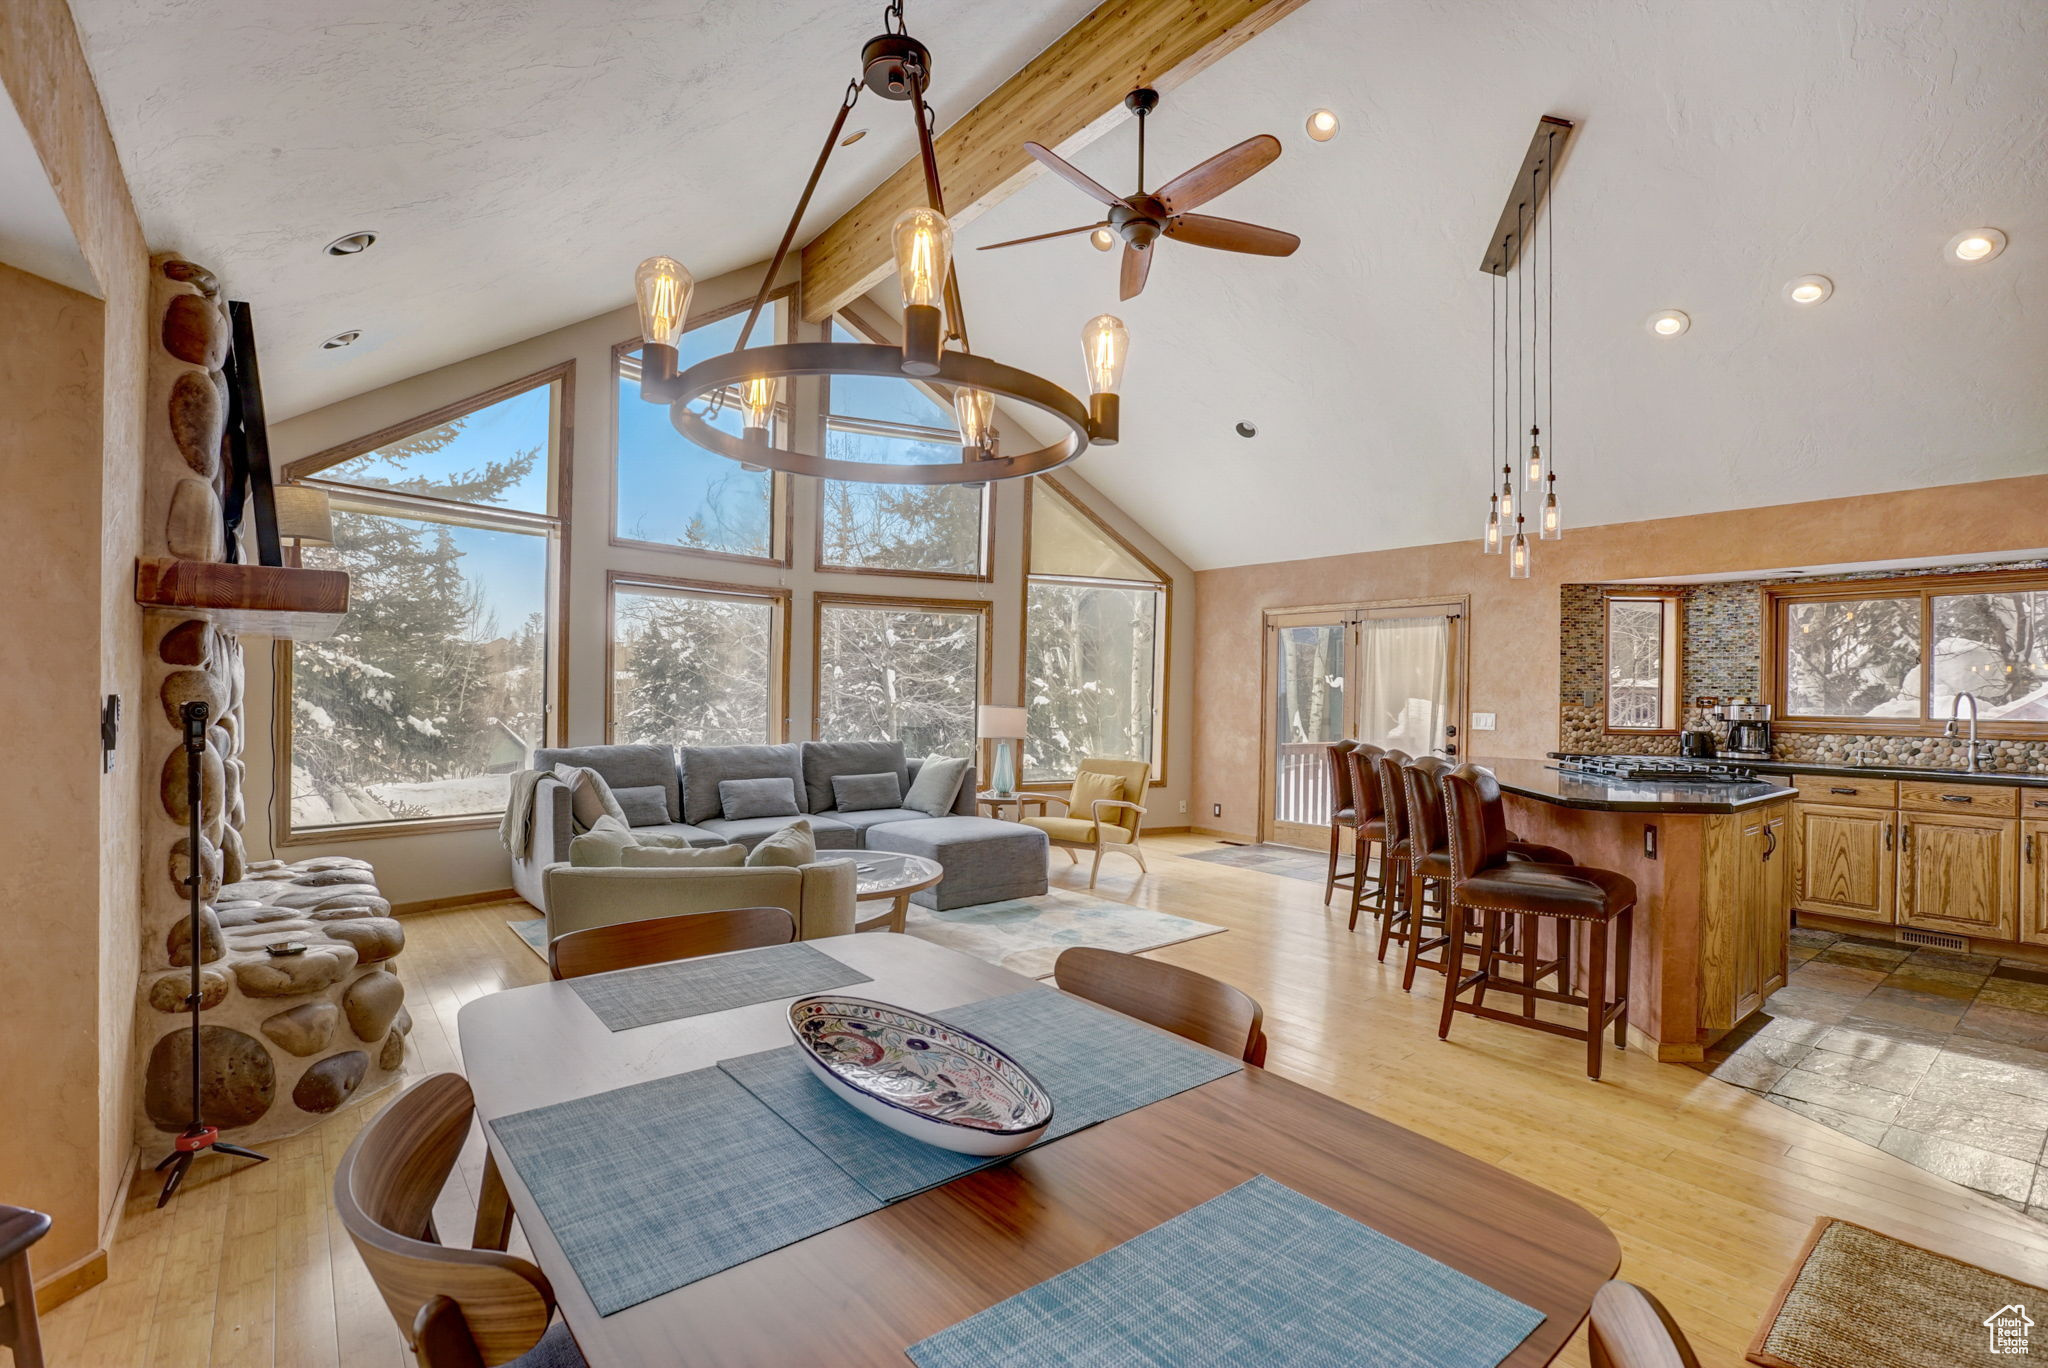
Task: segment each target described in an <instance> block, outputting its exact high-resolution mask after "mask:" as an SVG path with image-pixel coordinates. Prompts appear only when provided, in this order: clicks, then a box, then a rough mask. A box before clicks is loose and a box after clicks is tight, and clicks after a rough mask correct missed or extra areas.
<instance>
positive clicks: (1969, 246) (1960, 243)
mask: <svg viewBox="0 0 2048 1368" xmlns="http://www.w3.org/2000/svg"><path fill="white" fill-rule="evenodd" d="M2004 250H2005V234H2003V233H2001V232H1999V231H1998V230H1997V229H1996V228H1970V229H1966V230H1964V231H1963V232H1960V233H1957V234H1956V235H1955V236H1954V237H1952V238H1950V239H1949V240H1948V259H1949V260H1950V261H1960V262H1964V263H1965V264H1968V263H1973V262H1978V261H1989V260H1991V258H1993V257H1995V256H1997V255H1998V254H1999V253H2000V252H2002V251H2004Z"/></svg>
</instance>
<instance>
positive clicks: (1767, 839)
mask: <svg viewBox="0 0 2048 1368" xmlns="http://www.w3.org/2000/svg"><path fill="white" fill-rule="evenodd" d="M1777 851H1778V833H1777V832H1775V831H1773V830H1771V829H1770V828H1769V827H1765V828H1764V859H1765V860H1769V859H1770V858H1771V856H1773V855H1775V854H1776V853H1777Z"/></svg>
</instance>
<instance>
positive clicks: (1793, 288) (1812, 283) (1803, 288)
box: [1785, 275, 1835, 304]
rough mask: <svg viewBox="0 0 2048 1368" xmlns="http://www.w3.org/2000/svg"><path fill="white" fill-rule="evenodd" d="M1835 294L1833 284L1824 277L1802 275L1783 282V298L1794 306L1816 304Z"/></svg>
mask: <svg viewBox="0 0 2048 1368" xmlns="http://www.w3.org/2000/svg"><path fill="white" fill-rule="evenodd" d="M1834 292H1835V282H1834V281H1832V280H1829V279H1828V278H1827V277H1826V276H1824V275H1803V276H1798V277H1796V278H1794V279H1792V280H1788V281H1786V282H1785V298H1786V299H1788V300H1790V301H1791V302H1792V303H1794V304H1818V303H1820V302H1821V301H1822V300H1824V299H1826V298H1827V297H1828V296H1829V295H1831V294H1833V293H1834Z"/></svg>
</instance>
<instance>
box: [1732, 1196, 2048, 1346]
mask: <svg viewBox="0 0 2048 1368" xmlns="http://www.w3.org/2000/svg"><path fill="white" fill-rule="evenodd" d="M2030 1307H2031V1308H2032V1309H2033V1311H2034V1312H2038V1313H2040V1314H2041V1315H2042V1316H2043V1317H2044V1319H2048V1292H2044V1291H2043V1290H2042V1289H2040V1288H2038V1287H2033V1286H2030V1285H2029V1284H2027V1283H2023V1282H2014V1281H2013V1280H2012V1279H2011V1278H2006V1277H2001V1276H1999V1275H1998V1274H1996V1273H1993V1272H1991V1271H1990V1270H1989V1269H1984V1268H1979V1267H1977V1266H1976V1265H1975V1264H1966V1263H1963V1262H1961V1261H1960V1260H1957V1259H1951V1258H1947V1257H1946V1256H1944V1255H1940V1254H1936V1253H1933V1252H1932V1251H1930V1250H1925V1249H1922V1248H1921V1247H1920V1246H1918V1245H1914V1244H1907V1243H1906V1242H1905V1241H1904V1240H1895V1239H1893V1238H1892V1237H1891V1236H1889V1235H1880V1234H1878V1232H1876V1231H1874V1230H1870V1229H1867V1228H1865V1227H1863V1226H1860V1225H1853V1224H1851V1223H1850V1222H1848V1221H1837V1220H1835V1219H1833V1218H1832V1217H1826V1216H1824V1217H1822V1218H1821V1219H1820V1220H1819V1221H1818V1222H1816V1223H1815V1225H1814V1227H1813V1233H1812V1234H1811V1235H1809V1236H1808V1237H1807V1240H1806V1248H1805V1249H1804V1250H1802V1251H1801V1253H1800V1256H1799V1259H1798V1261H1797V1262H1796V1263H1794V1264H1793V1266H1792V1272H1791V1274H1790V1275H1789V1276H1788V1277H1787V1278H1786V1279H1785V1282H1784V1285H1783V1286H1781V1287H1780V1288H1779V1289H1778V1300H1777V1303H1776V1304H1775V1305H1774V1306H1772V1307H1771V1309H1770V1311H1769V1312H1768V1313H1766V1314H1765V1316H1764V1321H1763V1326H1762V1328H1760V1329H1759V1330H1758V1331H1757V1334H1756V1339H1755V1340H1754V1341H1752V1342H1751V1344H1750V1346H1749V1354H1748V1358H1749V1361H1750V1362H1751V1363H1758V1364H1762V1365H1764V1368H1955V1365H1957V1364H1966V1363H1981V1362H1988V1361H1990V1360H1988V1359H1987V1358H1986V1355H1988V1354H1993V1353H1998V1354H2016V1355H2017V1354H2025V1353H2026V1352H2027V1334H2028V1331H2029V1330H2030V1328H2031V1327H2032V1326H2033V1323H2034V1322H2033V1320H2032V1319H2031V1314H2030V1312H2029V1309H2028V1308H2030ZM2041 1341H2042V1344H2041V1348H2042V1350H2043V1352H2048V1325H2044V1326H2043V1327H2042V1330H2041Z"/></svg>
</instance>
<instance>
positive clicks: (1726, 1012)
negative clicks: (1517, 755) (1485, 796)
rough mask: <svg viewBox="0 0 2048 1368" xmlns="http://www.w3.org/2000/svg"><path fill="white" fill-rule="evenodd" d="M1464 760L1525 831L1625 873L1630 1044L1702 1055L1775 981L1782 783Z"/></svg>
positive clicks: (1669, 1054) (1784, 823)
mask: <svg viewBox="0 0 2048 1368" xmlns="http://www.w3.org/2000/svg"><path fill="white" fill-rule="evenodd" d="M1474 763H1476V764H1480V765H1483V766H1485V767H1486V768H1487V769H1490V770H1492V771H1493V773H1494V775H1495V777H1496V778H1498V779H1499V781H1500V787H1501V792H1502V794H1503V796H1504V798H1505V801H1506V804H1507V816H1508V825H1509V826H1511V827H1513V828H1514V829H1515V831H1516V833H1517V834H1518V835H1519V836H1521V838H1522V839H1524V840H1528V841H1540V842H1542V843H1544V844H1546V845H1554V846H1560V847H1562V848H1563V849H1565V850H1568V851H1570V852H1571V853H1572V855H1573V857H1574V858H1575V859H1576V860H1577V861H1578V862H1579V863H1580V864H1584V865H1592V866H1595V867H1597V868H1600V869H1611V870H1614V871H1616V872H1618V873H1622V874H1626V875H1628V877H1629V878H1631V879H1633V880H1635V885H1636V908H1635V914H1634V942H1635V945H1634V952H1633V954H1632V955H1631V956H1630V977H1629V982H1630V998H1631V1001H1630V1002H1629V1013H1628V1019H1629V1028H1630V1030H1629V1035H1630V1043H1631V1044H1632V1045H1635V1046H1638V1047H1641V1048H1646V1049H1650V1050H1652V1051H1654V1052H1655V1054H1656V1056H1657V1058H1658V1059H1660V1060H1667V1061H1673V1062H1684V1061H1689V1060H1696V1059H1700V1058H1702V1057H1703V1056H1704V1055H1705V1053H1706V1050H1707V1047H1708V1046H1710V1045H1711V1044H1713V1042H1714V1041H1715V1040H1717V1039H1719V1038H1720V1037H1721V1036H1723V1035H1726V1034H1727V1033H1728V1032H1729V1031H1730V1030H1732V1029H1733V1028H1734V1027H1735V1026H1736V1025H1737V1024H1738V1023H1739V1022H1741V1021H1742V1020H1743V1019H1744V1018H1745V1017H1747V1016H1749V1015H1750V1014H1751V1013H1753V1012H1755V1011H1756V1010H1757V1009H1758V1008H1760V1007H1762V1006H1763V1003H1764V999H1765V998H1767V997H1769V996H1770V995H1771V994H1772V993H1773V992H1775V991H1776V990H1777V989H1779V988H1781V987H1783V986H1784V983H1785V973H1786V944H1787V937H1788V933H1789V931H1790V928H1791V908H1792V881H1791V877H1790V876H1791V866H1792V851H1791V843H1790V836H1791V832H1790V818H1791V813H1792V800H1793V797H1794V796H1795V795H1794V790H1793V789H1792V788H1790V787H1786V786H1784V785H1781V784H1778V783H1773V782H1770V781H1768V780H1759V781H1757V782H1754V783H1696V782H1685V781H1670V780H1662V779H1654V780H1641V779H1636V780H1630V779H1616V778H1610V777H1606V776H1602V775H1592V774H1566V773H1561V772H1560V771H1558V770H1557V769H1556V768H1555V767H1554V766H1555V762H1554V761H1545V760H1520V759H1480V760H1477V761H1475V762H1474ZM1609 981H1610V982H1612V977H1611V976H1610V979H1609Z"/></svg>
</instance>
